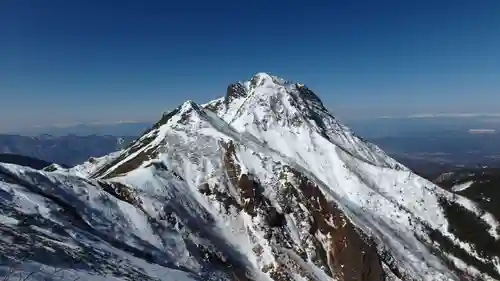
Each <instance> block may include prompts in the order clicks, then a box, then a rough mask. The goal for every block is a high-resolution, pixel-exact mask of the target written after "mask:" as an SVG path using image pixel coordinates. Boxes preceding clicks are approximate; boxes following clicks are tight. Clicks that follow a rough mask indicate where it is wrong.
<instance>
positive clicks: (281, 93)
mask: <svg viewBox="0 0 500 281" xmlns="http://www.w3.org/2000/svg"><path fill="white" fill-rule="evenodd" d="M241 85H242V86H243V87H244V89H245V95H244V96H242V97H238V98H235V99H232V100H231V102H228V103H225V102H224V101H225V100H224V99H219V100H215V101H213V102H210V103H208V104H206V105H203V106H199V105H197V104H195V103H193V102H191V101H188V102H186V103H184V104H183V105H182V106H181V107H180V109H179V112H178V113H177V114H175V115H174V116H173V117H172V118H170V119H169V120H168V121H167V122H166V123H165V124H161V126H159V127H158V128H156V129H153V130H151V131H150V132H148V133H147V134H146V135H144V136H143V137H142V138H140V139H139V141H141V140H145V139H151V138H153V140H152V141H151V142H150V143H148V144H147V145H146V146H144V147H143V148H141V149H139V150H137V151H131V149H130V148H128V149H125V150H123V151H119V152H116V153H114V154H111V155H109V156H105V157H102V158H98V159H94V160H93V161H92V163H90V162H86V163H84V164H82V165H80V166H76V167H74V168H71V169H66V170H64V169H60V170H57V171H56V172H52V173H49V172H38V171H34V170H31V169H28V168H23V167H19V166H15V165H6V164H5V165H4V164H2V165H1V166H0V171H1V174H0V175H1V182H0V200H1V201H0V204H1V205H0V206H1V208H0V250H1V252H3V253H0V258H1V259H2V264H7V261H8V263H9V265H16V264H17V265H19V267H18V268H17V269H16V270H18V271H19V272H24V273H25V274H27V273H29V272H33V271H35V270H34V269H38V268H40V267H41V266H42V265H43V266H44V267H43V270H39V271H40V272H39V273H40V274H39V275H40V276H36V277H37V279H40V280H43V276H42V275H43V274H45V273H44V272H46V271H48V272H51V271H54V270H55V269H54V268H63V269H64V272H66V274H67V276H71V277H67V276H66V277H64V278H62V279H60V280H70V279H67V278H75V279H76V277H80V278H81V279H80V280H113V279H112V278H116V279H117V280H148V279H149V280H233V279H232V277H231V275H230V274H228V273H227V272H224V269H223V266H217V265H214V264H211V263H210V262H207V261H206V259H205V257H204V256H202V255H200V253H199V251H198V249H199V248H200V247H203V249H217V251H218V252H220V253H221V255H222V256H224V257H227V258H230V259H231V260H234V261H236V263H237V264H239V265H241V266H242V267H243V268H246V269H247V270H248V272H249V274H251V275H252V278H254V279H255V280H271V279H270V277H269V276H268V275H267V274H265V273H263V272H262V271H261V268H263V267H265V266H267V265H269V264H273V263H274V262H275V261H276V260H277V259H279V257H277V254H276V253H277V252H280V253H282V254H285V255H287V256H288V257H289V258H290V259H294V260H295V261H294V262H296V263H299V264H300V266H301V267H302V268H303V269H304V270H305V271H306V272H307V273H308V274H309V275H310V276H314V280H333V279H332V278H331V277H329V276H328V275H327V274H325V273H324V272H323V271H322V270H321V269H320V268H318V267H317V266H316V265H315V264H314V263H312V262H311V261H304V260H302V259H301V258H299V257H296V254H295V253H294V252H293V251H291V250H290V249H285V248H280V247H279V246H278V245H277V244H276V242H274V241H270V240H268V239H266V238H265V235H264V233H263V230H262V227H261V226H262V222H261V221H260V219H261V218H260V217H259V216H256V217H251V216H249V215H248V214H246V213H245V212H242V211H238V210H236V209H235V208H229V209H227V208H226V206H224V204H223V202H221V201H220V200H219V199H217V198H215V197H213V196H212V197H210V196H205V195H203V194H201V193H200V191H199V187H200V185H202V184H204V183H209V184H210V185H212V186H215V185H217V186H220V188H221V191H223V192H225V193H227V194H231V195H233V196H234V197H235V198H237V200H242V199H241V198H240V196H239V195H238V192H237V191H236V188H235V187H234V186H232V184H231V179H230V178H229V175H228V174H227V171H226V170H225V169H224V167H223V165H224V161H223V157H224V155H223V153H224V151H223V148H222V145H221V141H224V142H227V141H233V142H234V143H236V144H237V147H236V148H235V151H234V157H235V159H234V161H236V162H237V163H238V165H239V168H240V169H241V171H240V172H241V173H250V174H252V175H254V176H256V177H257V178H258V180H259V182H261V183H262V185H263V186H266V187H267V189H266V190H265V191H264V192H265V196H266V197H267V198H269V199H270V200H271V203H272V204H273V206H275V207H276V208H277V209H278V210H280V209H281V208H282V207H283V205H280V203H279V202H277V199H276V198H277V194H278V193H279V188H278V187H279V184H277V183H279V182H280V180H282V179H280V177H279V173H280V171H283V167H284V166H291V167H294V168H295V169H297V170H298V171H300V172H301V173H303V174H304V175H306V176H307V177H308V178H310V179H311V180H313V181H314V182H315V183H316V184H317V185H318V186H320V187H321V189H322V191H323V192H324V193H325V194H326V195H327V196H328V199H329V200H331V201H333V202H336V203H337V204H338V205H339V206H340V207H341V209H342V211H343V212H344V213H345V214H346V215H347V216H348V217H349V218H350V220H351V221H352V222H353V223H354V224H355V225H356V226H357V227H359V228H360V229H361V230H363V232H365V233H367V234H368V235H370V236H371V237H372V238H373V239H374V240H375V241H376V243H377V245H378V249H379V251H381V252H382V251H388V252H390V253H391V254H392V255H393V256H394V258H395V260H396V262H397V264H398V266H399V267H400V270H401V271H402V272H403V273H404V274H406V275H407V276H409V277H411V278H413V279H414V280H429V281H431V280H459V279H458V277H457V276H455V274H454V273H453V272H452V271H450V269H449V268H448V267H447V266H446V265H445V264H444V263H443V260H442V259H440V258H438V257H436V256H434V254H433V253H431V250H430V248H429V246H428V245H427V243H432V241H430V239H429V237H428V235H427V232H426V231H425V229H424V225H425V227H427V228H431V229H436V230H439V231H440V232H441V233H442V234H443V235H444V236H445V237H448V238H450V239H451V240H452V241H453V242H454V243H455V245H457V246H459V247H460V248H462V249H463V250H465V251H467V252H468V253H470V255H472V256H476V257H478V259H480V257H479V255H478V254H477V253H476V252H475V250H474V248H473V247H472V246H471V245H469V244H468V243H466V242H463V241H460V240H459V239H457V238H456V237H455V236H454V235H453V234H452V233H449V232H448V221H447V219H446V217H445V216H444V214H443V211H442V209H441V208H440V207H439V203H438V198H439V197H444V198H448V199H449V200H455V201H457V202H458V203H459V204H460V205H462V206H464V207H465V208H467V209H468V210H471V211H472V212H474V213H475V214H478V217H481V218H482V219H483V220H484V221H485V222H486V223H487V224H488V225H489V226H490V230H489V233H490V234H491V235H492V236H493V237H495V238H496V239H498V237H499V235H498V233H497V229H498V223H497V221H496V220H495V219H494V217H493V216H491V215H490V214H488V213H484V212H481V211H480V210H479V209H478V208H477V207H476V206H475V205H474V204H473V203H472V202H470V201H468V200H467V199H465V198H462V197H457V196H454V195H452V194H451V193H449V192H447V191H445V190H443V189H441V188H439V187H437V186H435V185H434V184H432V183H430V182H429V181H427V180H424V179H423V178H420V177H419V176H417V175H415V174H413V173H412V172H411V171H409V170H408V169H406V168H405V167H403V166H402V165H400V164H399V163H397V162H396V161H395V160H393V159H392V158H390V157H388V156H387V155H386V154H385V153H384V152H383V151H381V150H380V149H379V148H377V147H376V146H375V145H373V144H369V143H366V142H364V141H363V140H361V139H359V138H358V137H356V136H355V135H354V133H352V132H351V131H350V130H349V129H348V128H346V127H345V126H343V125H341V124H339V123H338V122H337V121H336V120H335V119H334V118H333V117H332V116H331V115H330V114H329V113H328V112H327V111H326V110H325V109H324V108H323V106H322V104H321V102H320V101H319V100H317V99H316V98H315V97H310V96H307V95H306V94H307V93H305V92H304V91H302V90H301V89H303V85H297V84H293V83H290V82H287V81H284V80H283V79H280V78H277V77H274V76H270V75H268V74H265V73H259V74H257V75H255V76H254V77H253V78H252V80H251V81H247V82H243V83H242V84H241ZM209 107H210V108H211V110H208V109H206V108H209ZM186 116H187V117H186ZM186 118H187V120H186ZM151 148H158V149H159V154H158V156H157V157H156V158H155V159H149V160H146V161H144V162H143V163H142V164H141V165H140V166H139V168H137V169H135V170H133V171H130V172H128V173H126V174H122V175H119V176H115V177H113V178H111V179H106V180H102V181H107V182H117V183H121V184H124V185H125V186H126V187H128V188H130V190H131V193H132V196H131V197H132V198H134V200H122V199H123V198H122V199H119V198H117V197H116V196H113V195H111V194H110V193H109V192H106V191H104V190H103V187H102V184H101V183H100V181H101V180H100V179H95V178H96V177H101V178H102V177H105V176H106V175H109V174H111V172H113V171H114V170H115V169H117V168H118V167H119V166H121V165H122V164H124V163H126V162H127V161H128V160H131V159H133V158H134V157H137V156H138V155H139V154H140V153H141V152H144V151H148V149H151ZM121 155H124V156H126V157H123V159H122V158H119V157H120V156H121ZM116 159H122V160H120V161H117V162H116V163H115V162H113V161H115V160H116ZM110 163H111V164H113V163H114V164H113V165H111V166H110V167H108V168H107V170H106V171H104V172H103V173H100V174H99V175H97V174H96V172H97V171H98V170H100V169H102V167H105V165H109V164H110ZM151 164H158V165H151ZM160 164H161V165H160ZM88 178H94V179H88ZM290 181H293V178H291V179H290ZM223 187H224V188H225V189H223V190H222V188H223ZM129 201H133V202H129ZM299 203H300V202H299ZM299 206H300V204H299ZM286 221H287V224H286V232H287V233H288V234H289V235H290V237H291V240H292V241H294V247H295V246H296V247H299V246H300V247H303V246H304V243H305V244H307V243H309V242H308V241H305V242H303V240H304V239H305V237H307V233H305V232H306V230H305V226H303V225H302V224H303V221H301V220H300V218H298V217H296V215H295V213H293V214H291V215H288V216H287V218H286ZM34 237H37V238H36V239H34ZM200 245H201V246H200ZM256 245H260V246H261V247H262V251H261V253H260V254H256V253H255V251H254V248H255V246H256ZM7 250H8V251H9V253H8V254H5V253H6V251H7ZM25 253H30V255H29V256H25V255H24V254H25ZM145 253H147V254H145ZM449 259H450V260H452V261H453V262H454V264H455V266H456V267H457V268H460V269H464V270H467V271H469V272H471V274H473V275H477V276H480V275H481V273H480V272H479V270H477V269H476V268H474V267H472V266H470V265H467V264H466V263H465V262H463V261H461V260H460V259H458V258H457V257H454V256H451V255H449ZM4 260H5V261H6V262H5V263H4V262H3V261H4ZM494 262H495V264H497V271H498V272H500V268H499V266H498V264H500V263H499V261H498V260H495V261H494ZM384 268H386V270H387V274H388V276H387V278H388V280H399V278H398V277H396V276H395V275H394V274H392V273H391V272H390V270H388V269H387V266H386V265H384ZM0 270H2V269H1V268H0ZM6 272H7V269H5V270H4V272H3V273H2V272H1V271H0V273H2V274H5V273H6ZM58 273H60V272H58ZM0 275H1V274H0ZM35 275H36V274H34V275H33V276H35ZM292 275H293V276H294V278H295V280H306V279H304V278H303V277H301V276H300V275H299V274H297V273H295V272H294V273H293V274H292ZM103 276H104V277H103ZM111 276H113V277H111ZM482 278H483V279H485V280H493V279H491V278H490V279H488V277H487V276H484V275H483V276H482ZM55 280H58V279H55Z"/></svg>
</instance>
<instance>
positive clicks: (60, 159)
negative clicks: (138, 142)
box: [0, 134, 136, 166]
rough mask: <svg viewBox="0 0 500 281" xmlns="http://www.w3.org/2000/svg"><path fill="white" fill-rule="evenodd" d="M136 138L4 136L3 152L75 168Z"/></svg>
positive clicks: (0, 140)
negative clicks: (90, 158)
mask: <svg viewBox="0 0 500 281" xmlns="http://www.w3.org/2000/svg"><path fill="white" fill-rule="evenodd" d="M135 138H136V137H135V136H111V135H103V136H98V135H89V136H77V135H66V136H51V135H41V136H36V137H28V136H21V135H5V134H3V135H0V153H3V154H16V155H23V156H27V157H32V158H36V159H39V160H43V161H45V162H49V163H57V164H60V165H66V166H74V165H76V164H80V163H83V162H84V161H86V160H87V159H89V157H98V156H102V155H105V154H108V153H110V152H113V151H117V150H120V149H122V148H123V147H124V146H126V145H127V144H128V143H130V142H131V141H133V140H134V139H135Z"/></svg>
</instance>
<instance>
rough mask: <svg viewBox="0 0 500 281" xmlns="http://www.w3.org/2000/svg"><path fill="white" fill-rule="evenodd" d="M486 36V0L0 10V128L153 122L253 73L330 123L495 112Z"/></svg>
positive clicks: (115, 4)
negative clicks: (292, 93)
mask: <svg viewBox="0 0 500 281" xmlns="http://www.w3.org/2000/svg"><path fill="white" fill-rule="evenodd" d="M172 2H175V3H172ZM499 28H500V1H498V0H483V1H469V0H467V1H465V0H455V1H449V0H439V1H435V0H434V1H428V0H420V1H413V0H407V1H395V0H394V1H388V0H381V1H371V0H370V1H368V0H366V1H334V0H332V1H324V2H323V1H258V0H254V1H248V2H247V1H245V2H243V1H230V2H226V1H192V0H185V1H180V2H179V1H140V2H139V1H77V0H75V1H67V0H47V1H35V0H33V1H30V0H22V1H16V0H6V1H1V2H0V38H1V43H0V54H1V56H0V95H1V100H2V105H1V110H0V131H5V130H13V129H15V130H19V128H24V127H30V126H48V125H52V124H69V123H80V122H83V123H86V122H115V121H120V120H121V121H130V120H140V121H144V120H151V121H153V120H155V119H156V118H157V117H158V116H159V115H160V114H161V112H162V111H165V110H168V109H170V108H173V107H175V106H176V105H178V104H179V103H181V102H182V101H184V100H186V99H193V100H195V101H197V102H205V101H207V100H210V99H213V98H216V97H218V96H221V95H223V94H224V93H225V89H226V86H227V84H229V83H231V82H233V81H235V80H244V79H248V78H250V77H251V76H252V75H253V74H255V73H257V72H261V71H265V72H270V73H272V74H276V75H279V76H282V77H285V78H287V79H291V80H294V81H300V82H303V83H305V84H307V85H308V86H309V87H310V88H312V89H313V90H314V91H315V92H316V93H317V94H318V95H319V96H320V97H321V98H322V100H323V102H324V103H325V104H326V105H327V106H328V107H329V108H330V109H331V111H332V112H333V113H334V115H337V116H339V117H340V118H341V119H356V118H371V117H377V116H388V115H391V116H393V115H395V116H400V115H407V114H421V113H476V112H481V113H498V112H500V90H499V89H500V51H499V50H500V32H499Z"/></svg>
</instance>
